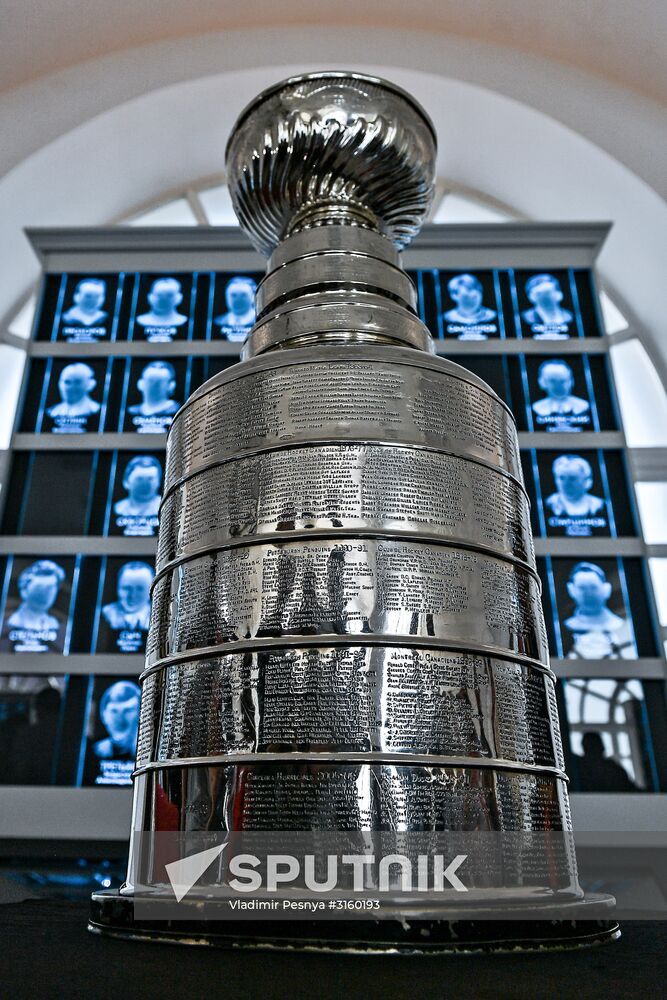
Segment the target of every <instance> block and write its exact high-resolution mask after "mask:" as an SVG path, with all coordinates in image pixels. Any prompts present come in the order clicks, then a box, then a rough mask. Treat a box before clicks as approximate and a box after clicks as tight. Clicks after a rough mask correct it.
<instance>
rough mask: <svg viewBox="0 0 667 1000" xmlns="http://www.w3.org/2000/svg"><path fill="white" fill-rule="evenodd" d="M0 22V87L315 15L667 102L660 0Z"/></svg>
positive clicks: (18, 17)
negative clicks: (466, 45) (450, 39)
mask: <svg viewBox="0 0 667 1000" xmlns="http://www.w3.org/2000/svg"><path fill="white" fill-rule="evenodd" d="M0 23H1V24H2V41H1V52H2V59H1V60H0V90H5V89H8V88H12V87H16V86H18V85H20V84H22V83H27V82H29V81H34V80H36V79H38V78H39V77H41V76H44V75H45V74H47V73H52V72H54V71H56V70H62V69H65V68H67V67H71V66H74V65H76V64H78V63H81V62H83V61H85V60H88V59H95V58H98V57H100V56H103V55H108V54H110V53H116V52H121V51H123V50H126V49H131V48H134V47H136V46H141V45H146V44H148V43H151V42H157V41H165V40H174V39H180V38H184V37H187V36H194V35H199V34H202V33H207V32H215V31H220V30H244V29H245V30H248V29H250V30H254V29H257V28H259V27H264V28H266V27H290V26H297V25H298V26H300V27H305V26H309V25H322V26H327V27H346V28H349V27H353V26H356V27H357V28H358V30H359V31H360V32H364V33H368V44H369V48H370V49H372V46H373V39H372V32H373V29H374V28H383V29H390V30H401V29H403V30H413V31H414V30H417V31H426V32H429V33H432V34H443V35H450V36H452V35H453V36H458V37H460V38H464V39H467V40H476V41H480V42H485V43H489V44H493V45H505V46H508V47H509V48H511V49H514V50H516V51H518V52H521V53H528V54H530V55H533V56H536V57H538V58H541V59H548V60H554V61H556V62H559V63H562V64H565V65H568V66H572V67H573V68H576V69H578V70H584V71H586V72H589V73H594V74H596V75H598V76H600V77H603V78H605V79H607V80H609V81H611V82H613V83H615V84H617V85H619V86H622V87H625V88H630V89H633V90H636V91H638V92H639V93H641V94H643V95H644V96H646V97H649V98H651V99H652V100H655V101H659V102H662V103H667V68H666V63H667V60H665V44H666V40H667V4H665V3H664V2H661V0H464V2H461V0H363V2H362V3H360V2H359V0H336V2H335V3H332V2H331V0H308V2H304V0H279V2H276V0H252V2H250V3H247V2H246V3H240V2H239V0H112V2H109V0H29V2H28V0H0ZM369 54H370V53H369ZM445 71H446V67H444V66H443V72H445Z"/></svg>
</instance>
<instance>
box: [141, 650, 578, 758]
mask: <svg viewBox="0 0 667 1000" xmlns="http://www.w3.org/2000/svg"><path fill="white" fill-rule="evenodd" d="M142 710H143V712H144V715H145V720H144V723H143V725H142V742H141V744H140V746H139V748H138V752H137V766H138V767H143V766H144V765H146V764H149V763H150V762H151V761H160V762H163V761H172V760H183V759H184V758H192V757H204V758H205V757H207V756H220V755H229V756H231V757H232V758H236V757H237V756H238V755H239V754H245V755H248V754H251V755H252V754H255V755H257V760H258V761H260V760H261V757H262V756H263V755H265V754H267V753H278V752H281V753H285V754H289V755H292V754H294V753H296V752H301V753H303V752H304V751H305V752H310V753H315V754H320V753H323V752H327V751H328V752H331V753H334V754H337V753H342V752H346V753H348V752H355V753H364V752H366V751H373V752H374V753H384V754H388V755H397V754H408V755H415V754H420V755H424V754H436V755H444V756H449V757H453V758H460V757H471V758H472V757H474V758H480V759H482V760H484V761H486V762H489V763H493V761H494V759H500V760H504V761H506V762H514V763H521V762H523V763H525V764H532V765H536V766H540V767H554V768H561V769H562V768H563V759H562V754H561V752H560V743H559V741H558V716H557V712H556V703H555V698H554V688H553V677H552V676H551V675H550V674H549V673H547V672H546V671H545V670H544V669H537V668H535V667H532V666H528V665H526V664H520V663H513V662H511V661H508V660H492V659H490V658H488V657H482V656H474V655H472V654H470V653H457V652H453V651H451V650H444V649H443V650H439V649H435V650H432V651H431V650H424V649H421V650H419V649H414V648H409V647H400V646H396V647H393V648H387V647H382V646H349V645H345V646H330V647H312V648H309V649H304V648H295V649H292V650H289V651H288V652H285V651H283V650H276V651H269V650H266V651H262V652H257V653H250V654H235V655H230V656H219V657H211V658H209V659H205V660H192V661H190V662H185V663H179V664H177V665H173V666H170V667H166V668H165V669H163V670H158V671H154V672H153V673H151V674H148V675H147V676H146V678H145V680H144V702H143V707H142Z"/></svg>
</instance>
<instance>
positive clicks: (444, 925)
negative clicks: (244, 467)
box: [88, 890, 621, 955]
mask: <svg viewBox="0 0 667 1000" xmlns="http://www.w3.org/2000/svg"><path fill="white" fill-rule="evenodd" d="M168 902H169V903H170V904H171V901H168ZM614 903H615V901H614V899H613V897H612V896H606V895H602V894H589V895H586V896H585V897H584V899H582V900H577V901H576V902H569V903H560V904H542V903H540V904H531V905H524V906H521V907H517V906H514V907H512V906H508V905H506V904H505V905H500V904H496V905H495V906H493V905H480V906H474V907H471V906H468V907H465V906H461V907H458V906H457V907H456V912H454V911H453V909H451V908H450V909H448V910H443V911H442V913H440V914H438V916H437V917H434V916H431V915H429V916H428V917H426V916H425V915H424V914H423V913H422V914H419V915H417V911H415V917H414V918H413V917H412V916H411V914H410V913H409V912H407V911H406V912H402V913H401V914H400V915H399V914H396V916H385V917H383V918H382V919H377V920H371V919H367V918H363V919H361V918H357V919H348V920H290V921H282V920H254V919H253V920H248V919H244V920H229V919H227V920H211V919H203V918H202V916H201V907H200V904H199V903H198V902H197V900H192V901H191V902H190V903H186V901H182V902H181V904H180V906H181V908H183V907H184V906H185V908H186V911H187V908H188V907H189V908H190V909H191V912H190V913H187V912H186V914H185V915H184V916H181V917H179V918H178V919H171V918H166V919H163V920H155V919H154V920H142V919H136V918H135V913H134V900H133V898H132V897H131V896H122V895H121V894H120V893H119V892H118V890H106V891H104V892H97V893H94V894H93V896H92V900H91V910H90V919H89V922H88V930H89V931H91V932H93V933H94V934H101V935H104V936H107V937H115V938H124V939H129V940H136V941H150V942H155V943H161V944H180V945H198V946H207V947H214V948H227V949H264V950H286V951H309V952H311V951H316V952H336V953H349V954H355V955H363V954H367V955H372V954H396V955H429V954H440V953H443V954H444V953H446V954H468V953H479V952H489V953H492V952H496V953H503V952H518V951H525V952H530V951H533V952H534V951H538V952H539V951H562V950H566V949H578V948H586V947H591V946H593V945H600V944H606V943H607V942H610V941H615V940H617V939H618V938H619V937H620V936H621V931H620V928H619V925H618V923H617V922H616V920H615V919H614V918H613V916H612V911H613V907H614ZM153 905H155V901H154V902H153Z"/></svg>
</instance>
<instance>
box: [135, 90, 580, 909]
mask: <svg viewBox="0 0 667 1000" xmlns="http://www.w3.org/2000/svg"><path fill="white" fill-rule="evenodd" d="M434 156H435V143H434V139H433V135H432V130H431V127H430V124H429V123H428V120H427V119H426V117H425V116H424V115H423V113H422V112H421V111H420V109H419V108H417V107H416V106H415V104H414V102H413V101H412V100H411V99H409V98H408V97H406V96H405V95H403V94H402V93H401V92H400V91H398V90H397V89H396V88H393V87H391V86H389V85H384V84H383V83H382V82H380V81H376V80H371V79H368V78H364V77H358V76H356V75H355V74H340V73H331V74H322V75H317V76H310V77H304V78H300V79H297V80H291V81H287V82H286V83H285V84H282V85H279V86H277V87H275V88H272V89H271V91H269V92H267V93H266V94H265V95H262V96H261V97H260V98H258V99H257V101H256V102H254V103H253V105H251V106H250V108H249V109H247V110H246V111H245V112H244V113H243V114H242V115H241V118H240V119H239V122H238V123H237V126H236V128H235V131H234V132H233V134H232V137H231V139H230V142H229V146H228V159H227V168H228V178H229V184H230V190H231V193H232V198H233V201H234V204H235V207H236V210H237V213H238V215H239V218H240V221H241V224H242V226H243V227H244V228H245V230H246V231H247V232H248V234H249V235H250V236H251V238H252V239H253V240H254V242H255V244H256V245H257V246H258V247H259V248H260V249H262V250H263V251H264V252H265V253H266V254H269V253H271V254H272V256H271V259H270V261H269V267H268V273H267V276H266V278H265V279H264V281H263V282H262V283H261V285H260V289H259V292H258V322H257V324H256V325H255V327H254V329H253V331H252V332H251V334H250V336H249V339H248V342H247V344H246V348H245V351H244V357H245V358H246V360H244V361H243V362H242V363H241V364H239V365H235V366H233V367H231V368H228V369H226V370H225V371H223V372H221V373H220V374H219V375H217V376H216V377H215V378H213V379H212V380H211V381H209V382H208V383H206V384H205V385H204V386H202V387H201V388H200V389H198V390H197V391H196V392H195V393H194V395H193V396H192V397H191V398H190V400H189V401H188V402H187V403H186V405H185V406H184V407H182V408H181V410H180V411H179V413H178V414H177V415H176V417H175V419H174V422H173V425H172V427H171V430H170V433H169V438H168V448H167V461H166V474H165V489H164V495H163V501H162V507H161V512H160V530H159V544H158V556H157V575H156V579H155V582H154V585H153V590H152V615H151V625H150V632H149V638H148V644H147V650H146V671H145V672H144V674H143V676H142V681H143V699H142V710H141V724H140V732H139V745H138V757H137V772H136V780H135V808H134V819H133V829H134V832H135V834H137V835H139V836H144V835H147V834H149V835H150V834H159V833H163V832H165V831H167V830H171V831H174V830H175V831H181V832H182V833H183V834H184V835H185V834H187V833H188V832H193V833H201V832H202V831H204V832H205V831H220V830H223V831H229V830H237V831H248V830H250V831H267V830H268V831H315V832H317V831H353V832H363V831H368V832H373V833H374V832H379V831H386V830H392V831H396V830H406V831H417V832H424V831H426V832H428V831H453V832H454V831H458V832H461V831H470V830H478V831H479V830H483V831H495V832H497V833H504V832H507V831H514V832H535V831H563V832H565V833H567V832H568V831H569V830H570V829H571V827H570V815H569V809H568V803H567V790H566V787H567V778H566V776H565V773H564V770H563V767H564V763H563V751H562V746H561V739H560V732H559V728H558V714H557V709H556V697H555V687H554V677H553V674H552V673H551V671H550V669H549V666H548V647H547V638H546V632H545V626H544V617H543V613H542V608H541V604H540V585H539V579H538V577H537V575H536V571H535V559H534V550H533V544H532V538H531V535H530V521H529V511H528V501H527V498H526V493H525V489H524V486H523V481H522V473H521V465H520V461H519V449H518V439H517V433H516V427H515V424H514V420H513V417H512V415H511V413H510V412H509V410H508V408H507V406H506V405H505V404H504V403H503V402H502V401H501V400H500V399H499V398H498V397H497V396H496V395H495V394H494V393H493V391H492V390H491V389H490V388H489V387H488V386H487V385H486V384H485V383H484V382H482V381H481V380H480V379H479V378H477V377H476V376H473V375H471V374H470V373H468V372H466V371H465V370H463V369H462V368H460V367H459V366H458V365H455V364H453V363H452V362H450V361H446V360H444V359H442V358H437V357H434V356H432V354H430V353H429V352H430V350H431V345H430V338H429V336H428V333H427V331H426V329H425V327H424V326H423V324H422V323H421V321H420V320H419V318H418V317H417V315H416V313H415V298H414V289H413V287H412V285H411V282H410V281H409V280H408V278H407V276H406V275H405V273H404V272H403V271H402V269H401V266H400V259H399V257H398V254H397V251H396V248H397V247H398V248H400V247H401V246H403V245H404V244H405V243H406V242H407V241H408V240H409V239H410V237H411V236H412V235H414V233H415V232H416V231H417V230H418V228H419V225H420V223H421V221H422V220H423V218H424V215H425V213H426V211H427V209H428V205H429V203H430V198H431V190H432V173H433V163H434ZM533 848H534V845H533ZM137 850H139V851H140V852H142V851H143V850H144V848H137ZM143 860H145V859H143V858H141V857H140V858H139V861H138V863H139V867H141V865H142V862H143ZM133 863H135V864H136V863H137V859H136V858H135V859H134V862H133ZM559 866H560V867H559ZM491 869H492V866H491V867H489V866H488V865H487V867H486V868H485V869H484V874H483V876H479V881H478V883H477V888H478V889H479V890H480V891H481V892H482V894H483V895H484V894H485V893H486V894H488V895H489V898H491V899H500V898H503V893H505V894H506V893H507V892H508V891H514V890H515V889H517V888H525V886H526V885H528V884H529V885H530V887H531V892H532V891H536V890H537V891H539V893H541V894H545V895H552V896H554V897H556V898H557V897H559V894H565V895H567V894H569V895H570V897H571V896H574V897H577V898H578V897H579V896H580V895H581V891H580V889H579V888H578V885H577V880H576V866H575V862H574V858H573V856H572V855H571V853H569V852H567V851H566V852H565V853H564V854H563V855H562V856H559V860H558V864H557V865H556V869H554V860H553V858H550V857H547V854H546V853H542V854H541V853H540V851H539V850H537V849H535V848H534V849H533V856H532V857H531V860H530V864H529V865H527V862H526V858H525V857H524V856H523V855H522V856H521V857H520V858H519V856H518V855H517V856H514V855H513V848H512V846H511V844H510V843H509V842H508V843H506V844H505V845H504V847H503V863H502V864H501V865H499V867H498V870H497V871H496V870H495V869H493V870H491ZM528 869H530V874H529V875H528V874H527V872H528ZM508 872H509V873H510V875H509V876H508ZM508 878H509V881H507V879H508ZM503 879H505V881H503ZM123 891H124V892H125V893H126V894H130V895H131V892H132V887H131V884H128V886H127V887H126V889H125V890H123Z"/></svg>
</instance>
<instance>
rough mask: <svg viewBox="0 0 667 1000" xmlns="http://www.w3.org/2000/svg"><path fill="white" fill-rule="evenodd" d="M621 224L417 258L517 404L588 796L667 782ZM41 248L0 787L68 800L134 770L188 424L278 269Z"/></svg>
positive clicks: (17, 452)
mask: <svg viewBox="0 0 667 1000" xmlns="http://www.w3.org/2000/svg"><path fill="white" fill-rule="evenodd" d="M603 237H604V227H594V226H588V227H569V228H568V227H563V226H552V227H549V226H532V225H528V224H526V225H522V226H519V225H511V226H487V227H481V226H480V227H438V229H435V228H432V229H430V230H428V229H427V230H426V231H425V233H424V234H423V235H422V236H421V237H420V238H419V239H418V240H417V242H416V244H415V246H414V247H413V248H411V249H410V250H409V251H408V252H407V253H406V255H405V260H406V266H407V267H408V269H409V272H410V274H411V276H412V278H413V280H414V282H415V285H416V287H417V290H418V298H419V310H420V314H421V317H422V319H423V320H424V322H425V323H426V324H427V326H428V327H429V329H430V330H431V332H432V334H433V337H434V338H435V344H436V351H437V352H438V353H439V354H442V355H448V356H451V357H452V358H453V360H455V361H457V362H458V363H460V364H462V365H464V366H465V367H467V368H469V369H471V370H472V371H474V372H475V373H477V374H478V375H479V376H481V377H482V378H483V379H485V380H486V381H487V382H488V383H489V384H490V385H491V386H492V387H493V388H494V389H495V391H496V392H497V393H498V394H499V395H500V396H501V397H502V398H503V399H504V400H505V401H506V402H507V403H508V405H509V406H510V407H511V409H512V410H513V412H514V414H515V416H516V419H517V423H518V427H519V432H520V444H521V448H522V462H523V468H524V477H525V484H526V489H527V492H528V495H529V498H530V501H531V517H532V524H533V530H534V532H535V536H536V551H537V555H538V571H539V575H540V578H541V581H542V588H543V603H544V610H545V615H546V620H547V631H548V635H549V642H550V647H551V656H552V665H553V667H554V670H555V671H556V673H557V675H558V676H559V677H560V678H561V688H560V692H559V703H560V709H561V721H562V725H563V729H564V742H565V744H566V748H567V753H568V757H569V760H568V772H569V774H570V777H571V782H572V786H571V787H572V790H573V791H574V792H577V791H584V792H587V793H588V792H593V793H594V792H596V791H599V792H610V791H611V792H614V793H621V792H628V791H635V792H637V791H641V792H645V793H657V792H664V791H667V725H666V719H667V716H666V713H665V692H664V677H665V671H664V662H663V661H662V659H661V649H660V643H659V635H658V631H657V627H656V615H655V608H654V602H653V595H652V592H651V588H650V582H649V578H648V574H647V565H646V556H647V550H646V547H645V546H644V543H643V541H642V539H641V537H640V534H639V526H638V520H637V516H636V512H635V507H634V493H633V488H632V478H631V469H630V466H629V462H628V452H627V448H626V444H625V439H624V435H623V431H622V428H621V426H620V422H619V417H618V411H617V408H616V405H615V396H614V388H613V383H612V378H611V372H610V366H609V361H608V353H607V343H606V340H605V337H604V335H603V330H602V327H601V322H600V311H599V307H598V300H597V294H596V288H595V278H594V271H593V265H594V259H595V256H596V254H597V252H598V250H599V247H600V245H601V241H602V239H603ZM33 243H34V245H35V248H36V250H37V252H38V253H40V255H41V256H42V259H43V261H44V264H45V275H44V279H43V284H42V289H41V295H40V306H39V308H38V311H37V317H36V321H35V328H34V334H33V340H32V342H31V344H30V350H29V360H28V364H27V366H26V373H25V378H24V386H23V392H22V400H21V406H20V409H19V414H18V418H17V424H16V430H15V434H14V436H13V440H12V446H11V455H10V461H9V463H8V466H7V470H6V475H5V477H4V480H5V481H4V483H3V489H2V493H1V496H2V498H3V506H2V512H1V520H0V530H1V532H2V536H1V538H0V747H2V750H3V761H4V766H3V768H2V771H1V777H0V781H1V782H2V783H4V784H5V785H10V786H12V787H14V788H17V789H20V788H22V787H25V786H34V785H53V786H57V787H60V788H62V790H63V795H64V799H63V801H66V798H67V790H68V789H75V788H80V787H94V788H97V789H99V795H100V796H102V797H103V796H104V795H105V793H106V791H107V789H109V788H111V787H119V786H120V787H122V786H126V785H129V783H130V781H131V772H132V761H133V755H134V744H135V741H136V732H137V725H138V706H139V688H138V686H137V681H138V676H139V674H140V672H141V670H142V666H143V649H144V644H145V640H146V632H147V628H148V621H149V614H150V588H151V583H152V580H153V576H154V568H153V567H154V555H155V545H156V534H157V525H158V517H159V509H160V494H161V489H162V482H163V475H164V449H165V441H166V433H167V431H168V428H169V426H170V424H171V422H172V420H173V417H174V414H175V413H176V411H177V409H178V407H179V406H180V405H181V404H182V403H183V402H184V400H185V399H187V397H188V395H189V394H190V393H191V392H192V391H193V390H195V389H196V388H197V387H198V386H199V385H201V384H202V382H204V381H205V380H206V379H207V378H210V377H211V376H212V375H214V374H216V373H217V372H218V371H220V370H221V369H222V368H224V367H226V366H227V365H230V364H233V363H234V362H235V361H236V360H238V353H239V349H240V345H241V344H242V342H243V340H244V339H245V336H246V335H247V332H248V330H249V329H250V326H251V325H252V323H253V321H254V312H253V298H254V293H255V290H256V286H257V282H258V281H259V280H260V279H261V275H262V262H261V261H260V260H259V258H258V257H257V256H256V255H255V254H254V252H253V251H252V250H250V249H249V247H248V245H247V243H246V242H245V240H244V238H243V237H242V236H241V235H240V234H239V233H238V232H236V231H231V230H227V231H225V230H208V231H201V230H200V231H197V232H190V233H189V234H188V236H187V239H186V240H184V239H183V236H182V231H179V230H173V231H171V230H155V231H148V230H143V231H141V232H139V233H138V232H137V231H136V230H126V231H123V230H117V229H116V230H87V231H83V230H82V231H70V232H68V231H63V232H60V233H58V232H55V231H49V232H43V233H37V234H34V235H33ZM184 244H185V245H184ZM19 800H20V796H19V799H18V800H17V801H19ZM103 801H104V800H103V798H101V799H100V802H101V803H103ZM100 815H101V817H103V816H104V806H102V807H101V813H100ZM73 825H74V824H73ZM17 829H18V828H17ZM102 834H103V818H102V819H101V820H100V835H102ZM76 835H77V834H76V831H75V830H74V829H73V832H72V836H76Z"/></svg>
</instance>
